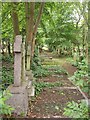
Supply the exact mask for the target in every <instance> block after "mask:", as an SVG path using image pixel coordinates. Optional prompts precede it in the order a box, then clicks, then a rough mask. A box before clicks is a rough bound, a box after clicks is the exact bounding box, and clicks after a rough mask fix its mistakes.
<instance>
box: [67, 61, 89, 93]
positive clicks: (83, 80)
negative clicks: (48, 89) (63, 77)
mask: <svg viewBox="0 0 90 120" xmlns="http://www.w3.org/2000/svg"><path fill="white" fill-rule="evenodd" d="M69 79H70V80H72V81H73V82H74V83H75V84H76V85H77V86H80V87H81V88H82V90H83V91H84V92H87V93H88V92H89V86H88V85H89V81H88V79H89V77H88V65H87V63H86V61H85V60H82V62H79V63H78V70H77V71H76V72H75V73H74V75H73V76H72V77H70V78H69Z"/></svg>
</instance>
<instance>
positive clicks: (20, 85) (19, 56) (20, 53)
mask: <svg viewBox="0 0 90 120" xmlns="http://www.w3.org/2000/svg"><path fill="white" fill-rule="evenodd" d="M23 48H24V44H23V43H22V36H21V35H17V36H16V38H15V43H14V55H15V56H14V84H13V85H10V86H9V87H8V90H9V91H10V92H11V94H12V97H11V98H10V99H9V100H7V101H6V103H7V104H9V105H10V106H12V107H13V108H15V110H14V113H17V114H18V115H20V114H22V113H23V114H24V116H26V114H27V110H28V88H27V82H26V80H25V55H24V54H25V51H24V50H22V49H23Z"/></svg>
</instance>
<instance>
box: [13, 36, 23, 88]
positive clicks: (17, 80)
mask: <svg viewBox="0 0 90 120" xmlns="http://www.w3.org/2000/svg"><path fill="white" fill-rule="evenodd" d="M21 45H22V36H21V35H18V36H16V39H15V43H14V53H15V57H14V86H20V85H21V60H22V56H21Z"/></svg>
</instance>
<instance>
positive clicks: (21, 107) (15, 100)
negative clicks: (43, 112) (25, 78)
mask: <svg viewBox="0 0 90 120" xmlns="http://www.w3.org/2000/svg"><path fill="white" fill-rule="evenodd" d="M8 90H9V91H10V92H11V94H12V97H11V98H9V100H7V101H6V103H7V104H8V105H10V106H12V107H13V108H14V109H15V110H14V113H17V115H21V114H22V113H23V114H24V116H26V115H27V111H28V91H27V88H26V86H21V87H14V86H13V85H11V86H9V87H8Z"/></svg>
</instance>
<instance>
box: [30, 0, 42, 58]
mask: <svg viewBox="0 0 90 120" xmlns="http://www.w3.org/2000/svg"><path fill="white" fill-rule="evenodd" d="M43 7H44V2H42V3H41V5H40V9H39V13H38V17H37V20H36V23H35V26H34V30H33V38H32V45H31V58H33V55H34V48H35V47H34V46H35V37H36V33H37V28H38V25H39V23H40V19H41V16H42V12H43Z"/></svg>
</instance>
